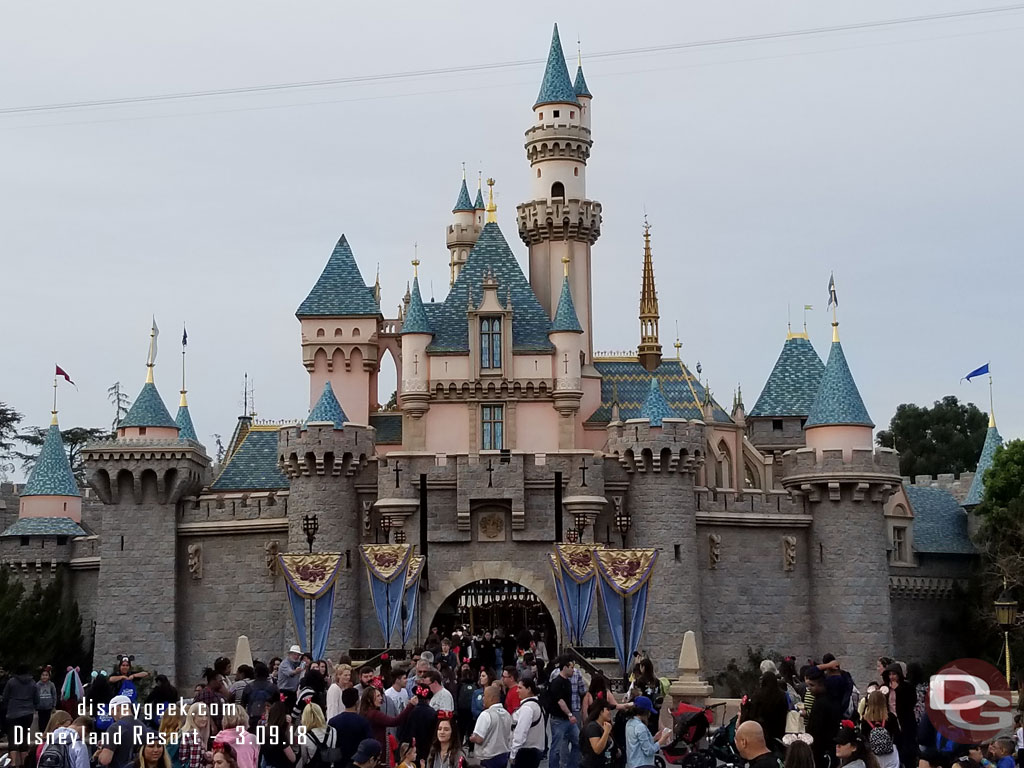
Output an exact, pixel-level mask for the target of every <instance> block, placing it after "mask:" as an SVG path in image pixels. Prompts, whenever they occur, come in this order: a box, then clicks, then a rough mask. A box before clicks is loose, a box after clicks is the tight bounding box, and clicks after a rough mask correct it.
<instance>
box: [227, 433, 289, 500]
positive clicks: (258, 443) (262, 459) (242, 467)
mask: <svg viewBox="0 0 1024 768" xmlns="http://www.w3.org/2000/svg"><path fill="white" fill-rule="evenodd" d="M278 431H279V428H278V427H271V426H268V427H264V426H254V427H252V428H251V429H250V430H249V433H248V434H247V435H246V436H245V439H244V440H243V441H242V444H241V445H240V446H238V449H237V450H236V451H235V452H234V453H233V454H231V458H230V459H228V462H227V464H226V465H225V466H224V469H222V470H221V472H220V474H219V475H218V476H217V479H216V480H215V481H214V482H213V485H211V486H210V490H211V491H278V490H283V489H285V488H287V487H288V478H287V477H285V476H284V473H282V472H281V469H280V467H279V466H278V463H277V434H278Z"/></svg>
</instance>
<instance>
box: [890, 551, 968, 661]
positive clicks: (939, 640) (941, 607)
mask: <svg viewBox="0 0 1024 768" xmlns="http://www.w3.org/2000/svg"><path fill="white" fill-rule="evenodd" d="M917 558H918V564H917V567H915V568H901V567H896V566H891V567H890V575H891V576H893V577H895V578H906V577H911V578H913V579H914V582H913V583H914V585H915V586H914V588H912V589H906V590H902V589H901V590H892V591H891V592H890V595H891V604H892V632H893V651H894V653H892V654H889V655H890V656H892V657H894V658H898V659H904V660H906V661H916V662H919V663H921V664H923V665H924V666H925V668H926V669H928V668H932V667H936V666H938V665H941V664H944V663H945V662H948V661H952V660H953V659H956V658H959V657H960V655H962V654H961V650H962V649H961V648H960V647H959V646H958V643H957V639H956V638H957V635H958V633H957V632H956V631H955V626H956V624H957V623H958V622H961V621H963V614H964V612H965V606H964V596H963V592H962V591H961V589H962V587H964V586H966V584H967V581H968V580H969V578H970V576H971V572H972V570H973V567H974V566H973V562H974V560H973V558H969V557H963V556H955V555H954V556H945V555H922V554H919V555H918V556H917ZM951 580H952V581H954V582H957V583H958V586H956V587H954V588H952V589H949V582H950V581H951Z"/></svg>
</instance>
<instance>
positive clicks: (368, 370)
mask: <svg viewBox="0 0 1024 768" xmlns="http://www.w3.org/2000/svg"><path fill="white" fill-rule="evenodd" d="M467 198H468V195H467ZM295 316H296V317H297V318H298V319H299V322H300V323H301V326H302V364H303V365H304V366H305V367H306V370H307V371H308V372H309V404H310V406H311V407H312V405H313V404H314V403H315V402H316V400H317V399H318V398H319V397H320V393H321V392H322V391H323V388H324V383H325V382H328V381H330V382H331V386H332V387H333V389H334V392H335V393H336V394H337V396H338V399H339V400H340V401H341V402H342V403H343V404H344V406H345V411H346V412H347V413H348V414H349V416H350V417H351V418H352V420H353V421H355V422H356V423H357V424H367V423H368V422H369V418H370V410H371V406H375V405H376V399H377V370H378V366H379V363H380V361H379V359H378V356H379V355H378V349H377V329H378V323H379V322H380V321H381V320H382V319H383V316H382V315H381V312H380V305H379V304H378V303H377V301H376V299H375V298H374V294H373V289H371V288H370V287H369V286H367V285H366V283H365V282H364V281H363V276H362V274H360V272H359V267H358V266H357V265H356V260H355V257H354V256H353V255H352V249H351V248H350V247H349V244H348V240H346V239H345V236H344V235H342V236H341V238H340V239H339V240H338V244H337V245H336V246H335V247H334V252H333V253H332V254H331V258H330V259H328V261H327V266H325V267H324V271H323V272H322V273H321V274H320V278H319V279H318V280H317V281H316V285H314V286H313V290H311V291H310V292H309V295H308V296H307V297H306V298H305V300H304V301H303V302H302V304H300V305H299V308H298V310H296V312H295Z"/></svg>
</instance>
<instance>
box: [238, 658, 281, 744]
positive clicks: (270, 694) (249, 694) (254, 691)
mask: <svg viewBox="0 0 1024 768" xmlns="http://www.w3.org/2000/svg"><path fill="white" fill-rule="evenodd" d="M252 666H253V674H254V675H255V676H256V679H254V680H253V681H252V682H251V683H249V685H248V686H246V688H245V690H244V691H242V706H243V707H245V711H246V713H247V714H248V715H249V730H250V731H255V730H256V726H257V725H259V724H260V720H261V719H262V717H263V715H264V714H265V713H266V710H267V705H268V704H272V703H273V702H275V701H277V700H278V698H279V696H280V694H279V693H278V690H277V686H276V685H275V684H274V681H273V680H271V679H270V668H269V667H268V666H267V665H266V664H264V663H263V662H262V661H257V662H256V663H255V664H253V665H252Z"/></svg>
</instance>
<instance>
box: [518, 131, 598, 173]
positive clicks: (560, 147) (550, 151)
mask: <svg viewBox="0 0 1024 768" xmlns="http://www.w3.org/2000/svg"><path fill="white" fill-rule="evenodd" d="M593 144H594V141H593V139H592V138H591V137H590V129H589V128H587V127H586V126H583V125H578V124H572V123H545V124H543V125H535V126H532V127H531V128H529V129H527V131H526V158H527V159H528V160H529V161H530V165H531V166H532V165H534V164H536V163H538V162H541V161H543V160H575V161H576V162H580V163H586V162H587V160H588V159H589V158H590V148H591V147H592V146H593Z"/></svg>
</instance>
